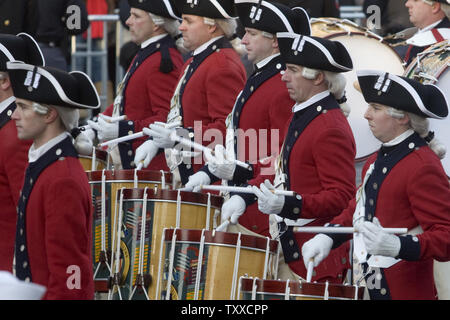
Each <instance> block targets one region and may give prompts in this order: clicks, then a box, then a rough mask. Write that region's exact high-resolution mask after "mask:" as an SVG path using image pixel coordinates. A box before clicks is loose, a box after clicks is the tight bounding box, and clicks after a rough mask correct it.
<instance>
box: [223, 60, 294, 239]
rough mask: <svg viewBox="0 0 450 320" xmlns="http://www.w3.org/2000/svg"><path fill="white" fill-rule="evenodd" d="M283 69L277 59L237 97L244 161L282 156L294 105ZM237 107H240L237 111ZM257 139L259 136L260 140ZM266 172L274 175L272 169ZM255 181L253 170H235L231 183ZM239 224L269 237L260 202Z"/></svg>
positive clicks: (236, 113)
mask: <svg viewBox="0 0 450 320" xmlns="http://www.w3.org/2000/svg"><path fill="white" fill-rule="evenodd" d="M282 69H284V64H282V63H281V59H280V57H279V56H278V57H275V58H274V59H272V60H271V61H270V62H269V63H268V64H267V65H266V66H264V67H263V68H262V69H261V71H259V72H258V75H256V76H252V77H251V78H250V79H249V80H248V81H247V84H246V86H245V89H244V91H243V92H242V94H241V95H240V96H239V97H238V101H237V102H236V104H237V105H236V106H235V109H234V110H233V115H232V118H233V127H234V128H235V130H238V131H236V132H237V133H238V134H237V140H235V141H237V143H236V144H235V150H237V155H236V157H237V159H239V160H241V161H244V162H248V163H250V164H252V165H255V164H257V163H258V162H259V161H261V160H263V159H265V158H268V157H271V158H270V159H271V160H272V163H273V162H274V161H273V160H274V159H276V158H277V156H278V154H279V153H280V149H281V146H282V144H283V140H284V134H285V129H286V127H287V125H288V124H289V119H290V117H291V114H292V112H291V110H292V106H293V105H294V104H295V102H294V101H293V100H292V99H291V98H290V97H289V93H288V91H287V89H286V85H285V84H284V83H283V82H282V81H281V74H280V72H279V71H281V70H282ZM274 72H275V74H274V75H273V76H271V77H270V78H268V79H267V80H266V81H264V82H263V83H262V84H261V85H260V86H258V87H256V84H255V83H257V82H258V77H259V76H264V74H267V76H269V75H271V74H273V73H274ZM255 88H256V89H255ZM252 89H253V90H254V91H253V90H252ZM242 103H243V105H242ZM241 105H242V106H241ZM238 106H241V107H240V108H237V107H238ZM254 137H257V140H255V139H254ZM266 169H268V170H269V171H270V172H272V174H273V169H272V170H271V167H270V166H267V167H266ZM249 174H250V175H249ZM266 174H269V173H268V172H267V173H266ZM243 178H244V179H243ZM252 178H254V172H253V171H250V172H249V171H248V170H246V169H242V168H241V167H236V170H235V175H234V179H233V181H232V182H233V183H235V184H239V183H247V180H251V179H252ZM239 223H240V224H241V225H242V226H244V227H246V228H247V229H249V230H251V231H253V232H255V233H258V234H261V235H264V236H269V219H268V216H267V215H265V214H261V212H260V211H259V210H258V204H257V203H253V204H250V205H249V206H248V207H247V208H246V210H245V213H244V214H243V215H242V216H241V217H240V218H239Z"/></svg>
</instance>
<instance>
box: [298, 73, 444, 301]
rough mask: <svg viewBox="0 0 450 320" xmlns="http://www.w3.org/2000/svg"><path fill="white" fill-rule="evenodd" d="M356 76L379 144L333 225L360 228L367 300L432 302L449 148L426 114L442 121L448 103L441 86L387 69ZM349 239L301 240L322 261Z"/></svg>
mask: <svg viewBox="0 0 450 320" xmlns="http://www.w3.org/2000/svg"><path fill="white" fill-rule="evenodd" d="M358 81H359V86H360V88H361V91H362V93H363V95H364V99H365V100H366V101H367V103H369V106H368V108H367V111H366V113H365V115H364V117H365V118H366V120H367V121H368V123H369V126H370V129H371V131H372V133H373V135H374V136H375V137H376V138H377V139H378V140H380V141H381V142H382V146H381V148H380V150H379V151H378V153H377V154H374V155H373V156H371V157H370V158H369V159H368V161H367V163H366V164H365V166H364V169H363V176H364V180H363V183H362V185H361V187H360V188H359V189H358V192H357V194H356V198H355V199H353V200H352V201H351V202H350V203H349V206H348V208H347V209H345V210H344V211H343V212H342V214H340V215H339V216H338V217H336V218H335V219H333V220H332V221H331V222H330V223H331V224H330V225H332V226H336V225H340V226H351V225H353V226H354V228H355V229H357V232H356V233H354V235H353V242H354V253H355V257H356V259H357V262H358V263H359V264H360V265H361V267H362V272H363V274H362V275H361V274H360V278H361V280H362V281H363V280H365V282H366V288H367V289H368V293H369V295H370V299H421V300H422V299H435V298H436V290H435V287H434V281H433V259H436V260H439V261H448V260H450V251H449V248H450V237H449V234H450V217H449V214H448V213H449V212H450V186H449V182H448V178H447V176H446V174H445V172H444V169H443V167H442V164H441V162H440V159H439V158H443V157H444V155H445V147H443V145H441V144H440V143H439V142H438V141H436V139H435V138H434V133H432V132H429V131H428V126H429V122H428V120H427V119H426V118H436V119H443V118H445V117H446V116H447V115H448V105H449V102H448V101H446V98H445V95H444V93H443V92H442V91H441V90H440V89H439V88H438V87H437V86H434V85H431V84H428V85H423V84H421V83H419V82H417V81H415V80H412V79H408V78H405V77H401V76H396V75H393V74H389V73H387V72H383V71H376V70H361V71H359V72H358ZM382 227H386V228H388V227H406V228H408V233H407V234H404V235H393V234H388V233H387V232H385V231H384V230H383V228H382ZM346 239H348V238H347V237H346V236H342V235H341V236H337V235H331V234H318V235H316V236H315V237H314V238H313V239H311V240H310V241H308V242H307V243H305V244H304V245H303V248H302V253H303V259H304V261H305V263H308V261H309V260H310V259H312V260H313V261H314V265H318V264H319V263H321V260H322V259H323V258H325V257H326V256H327V255H328V253H329V252H330V250H331V249H332V248H336V247H338V246H339V245H340V244H341V243H342V242H343V241H345V240H346ZM331 252H333V251H331ZM356 280H358V279H356Z"/></svg>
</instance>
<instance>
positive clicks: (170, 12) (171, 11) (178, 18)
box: [163, 0, 181, 20]
mask: <svg viewBox="0 0 450 320" xmlns="http://www.w3.org/2000/svg"><path fill="white" fill-rule="evenodd" d="M163 2H164V5H165V6H166V9H167V12H169V15H170V16H171V17H172V18H174V19H175V20H181V19H180V17H177V16H176V15H175V13H174V12H173V9H172V6H171V5H170V2H169V0H163Z"/></svg>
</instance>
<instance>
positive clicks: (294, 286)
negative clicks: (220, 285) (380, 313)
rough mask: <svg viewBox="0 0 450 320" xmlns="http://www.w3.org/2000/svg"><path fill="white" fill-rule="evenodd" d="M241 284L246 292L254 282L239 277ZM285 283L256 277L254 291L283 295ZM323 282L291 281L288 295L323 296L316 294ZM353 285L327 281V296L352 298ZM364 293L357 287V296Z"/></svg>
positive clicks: (362, 289) (250, 290)
mask: <svg viewBox="0 0 450 320" xmlns="http://www.w3.org/2000/svg"><path fill="white" fill-rule="evenodd" d="M241 281H242V284H241V290H242V292H248V293H251V292H252V288H253V284H254V279H249V278H247V279H246V278H242V279H241ZM285 283H286V281H282V280H264V279H258V280H257V281H256V286H257V290H256V292H257V293H259V294H274V295H276V294H278V295H281V296H284V294H285ZM299 284H301V285H302V286H305V287H308V288H303V287H302V288H299ZM325 285H326V284H325V283H308V282H301V283H300V282H298V281H297V282H294V281H293V282H291V283H290V284H289V288H290V296H299V297H304V296H305V297H306V296H307V297H323V296H318V295H317V294H316V292H323V291H324V287H325ZM355 288H356V287H355V286H350V285H348V286H344V285H342V284H337V283H329V284H328V291H329V297H330V298H331V297H333V298H334V299H338V298H341V299H354V297H355ZM299 289H301V290H305V291H306V290H310V291H316V292H312V293H309V292H301V291H299ZM336 290H341V292H342V293H343V296H341V297H338V296H336ZM363 295H364V287H358V298H361V299H362V298H363Z"/></svg>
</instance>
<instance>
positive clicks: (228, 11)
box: [173, 0, 236, 19]
mask: <svg viewBox="0 0 450 320" xmlns="http://www.w3.org/2000/svg"><path fill="white" fill-rule="evenodd" d="M173 1H174V4H175V6H176V7H177V10H178V12H179V13H180V14H183V13H184V14H192V15H195V16H200V17H207V18H212V19H231V18H235V17H236V13H235V8H234V5H233V0H173Z"/></svg>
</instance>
